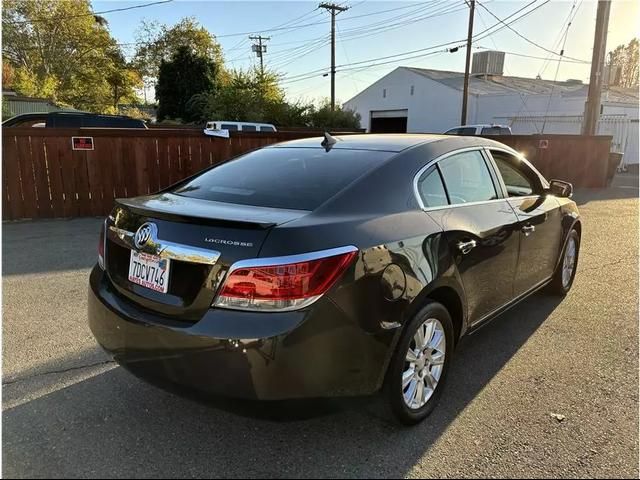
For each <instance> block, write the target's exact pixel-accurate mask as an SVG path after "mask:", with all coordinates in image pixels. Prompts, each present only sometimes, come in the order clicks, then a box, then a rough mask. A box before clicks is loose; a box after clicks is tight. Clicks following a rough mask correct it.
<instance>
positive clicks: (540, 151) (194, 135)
mask: <svg viewBox="0 0 640 480" xmlns="http://www.w3.org/2000/svg"><path fill="white" fill-rule="evenodd" d="M316 135H319V133H318V132H308V131H305V132H277V133H273V134H271V133H260V134H251V133H235V132H232V134H231V137H230V138H229V139H224V138H217V137H208V136H205V135H203V134H202V132H201V131H196V130H169V129H167V130H161V129H153V130H136V129H92V128H91V129H89V128H86V129H46V128H42V129H37V128H6V129H3V132H2V140H3V142H2V182H3V185H2V218H3V220H15V219H23V218H55V217H83V216H100V215H106V214H108V212H109V211H110V210H111V208H112V206H113V200H114V199H115V198H120V197H131V196H136V195H143V194H148V193H152V192H155V191H158V190H160V189H162V188H164V187H167V186H168V185H171V184H173V183H175V182H177V181H178V180H180V179H182V178H184V177H187V176H188V175H191V174H193V173H195V172H197V171H199V170H202V169H203V168H206V167H208V166H210V165H213V164H217V163H220V162H223V161H225V160H227V159H229V158H231V157H233V156H235V155H238V154H240V153H243V152H246V151H249V150H253V149H256V148H259V147H261V146H264V145H268V144H271V143H275V142H281V141H285V140H291V139H295V138H304V137H309V136H316ZM73 136H87V137H92V138H93V145H94V149H93V150H72V148H71V147H72V141H71V137H73ZM610 139H611V138H610V137H582V136H571V135H548V136H522V135H513V136H504V137H500V138H499V140H500V141H502V142H504V143H506V144H509V145H511V146H512V147H514V148H515V149H516V150H518V151H520V152H522V153H524V154H525V155H526V156H527V158H529V159H530V160H531V161H532V162H533V163H534V164H535V165H536V166H537V167H538V168H540V170H541V171H542V173H543V174H544V175H545V176H546V177H547V178H561V179H566V180H568V181H571V182H573V183H574V185H575V186H577V187H602V186H605V185H606V182H607V174H606V172H607V159H608V153H609V143H610ZM541 140H546V141H547V144H546V147H547V148H540V147H541V146H545V145H544V144H541V143H540V141H541Z"/></svg>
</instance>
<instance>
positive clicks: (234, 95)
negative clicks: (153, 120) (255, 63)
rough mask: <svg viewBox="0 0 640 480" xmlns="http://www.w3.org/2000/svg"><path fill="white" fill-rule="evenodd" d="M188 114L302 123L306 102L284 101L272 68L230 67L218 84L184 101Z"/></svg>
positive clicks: (205, 118)
mask: <svg viewBox="0 0 640 480" xmlns="http://www.w3.org/2000/svg"><path fill="white" fill-rule="evenodd" d="M187 108H188V109H189V111H190V113H191V117H192V118H193V119H195V120H200V121H207V120H213V119H224V120H231V121H251V122H267V123H273V124H275V125H303V124H304V122H305V121H306V120H305V115H306V112H307V111H308V110H309V106H308V105H303V104H299V103H293V104H290V103H287V102H286V101H285V97H284V92H283V91H282V89H281V88H280V86H279V85H278V77H277V75H276V74H274V73H272V72H265V73H264V75H262V74H261V73H260V72H259V71H258V70H257V69H252V70H246V71H245V70H232V71H230V72H227V78H226V79H225V80H224V81H221V82H220V83H219V84H218V88H217V89H215V90H211V91H208V92H205V93H202V94H199V95H195V96H194V97H192V98H191V99H190V100H189V102H188V105H187Z"/></svg>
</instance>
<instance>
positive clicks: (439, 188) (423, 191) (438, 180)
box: [418, 166, 449, 208]
mask: <svg viewBox="0 0 640 480" xmlns="http://www.w3.org/2000/svg"><path fill="white" fill-rule="evenodd" d="M418 194H419V195H420V198H421V199H422V203H423V204H424V206H425V207H427V208H428V207H441V206H444V205H448V204H449V202H448V200H447V192H446V190H445V189H444V185H443V183H442V177H440V172H438V167H435V166H434V167H432V168H430V169H428V170H427V171H426V172H424V173H423V174H422V175H421V176H420V178H419V179H418Z"/></svg>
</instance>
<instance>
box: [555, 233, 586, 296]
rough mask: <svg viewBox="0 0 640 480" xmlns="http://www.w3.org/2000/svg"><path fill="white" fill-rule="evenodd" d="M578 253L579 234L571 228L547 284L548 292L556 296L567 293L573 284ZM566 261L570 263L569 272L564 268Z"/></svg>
mask: <svg viewBox="0 0 640 480" xmlns="http://www.w3.org/2000/svg"><path fill="white" fill-rule="evenodd" d="M579 253H580V235H579V234H578V232H577V231H576V230H575V229H572V230H571V231H570V232H569V235H568V236H567V241H566V242H565V245H564V248H563V249H562V257H560V262H559V263H558V267H557V269H556V271H555V273H554V274H553V279H552V280H551V283H550V284H549V288H548V291H549V293H551V294H552V295H558V296H565V295H566V294H567V293H569V290H571V286H572V285H573V280H574V279H575V277H576V270H577V267H578V256H579ZM568 263H569V264H571V265H572V267H571V271H570V272H567V270H566V268H567V265H568Z"/></svg>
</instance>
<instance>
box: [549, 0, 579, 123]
mask: <svg viewBox="0 0 640 480" xmlns="http://www.w3.org/2000/svg"><path fill="white" fill-rule="evenodd" d="M573 6H574V7H575V6H576V2H575V0H574V1H573ZM569 28H571V22H569V23H567V30H566V31H565V32H564V40H563V41H562V49H561V50H560V58H558V66H557V67H556V74H555V76H554V77H553V83H552V84H551V91H550V92H549V100H548V101H547V109H546V110H545V112H544V120H543V121H542V133H544V127H546V125H547V115H548V114H549V108H550V107H551V98H552V97H553V91H554V90H555V87H556V81H557V80H558V73H559V72H560V64H561V63H562V56H563V55H564V47H565V46H566V45H567V38H569Z"/></svg>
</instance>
